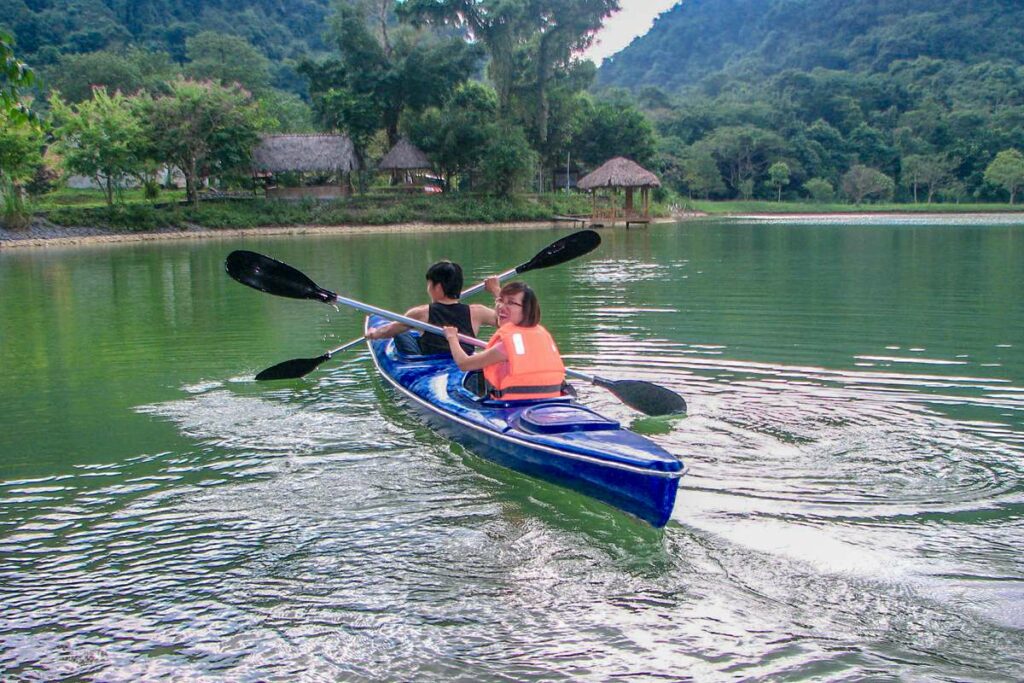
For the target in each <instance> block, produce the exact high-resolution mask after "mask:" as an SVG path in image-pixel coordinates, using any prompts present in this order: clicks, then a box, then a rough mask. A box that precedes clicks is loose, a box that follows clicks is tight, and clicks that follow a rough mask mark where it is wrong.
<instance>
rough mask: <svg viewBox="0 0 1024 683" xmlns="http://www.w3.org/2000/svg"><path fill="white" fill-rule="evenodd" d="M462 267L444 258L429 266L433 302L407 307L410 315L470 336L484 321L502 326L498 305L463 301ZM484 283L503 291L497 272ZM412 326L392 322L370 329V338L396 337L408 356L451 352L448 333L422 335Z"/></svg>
mask: <svg viewBox="0 0 1024 683" xmlns="http://www.w3.org/2000/svg"><path fill="white" fill-rule="evenodd" d="M462 281H463V279H462V267H461V266H460V265H459V264H458V263H454V262H452V261H448V260H444V261H438V262H437V263H435V264H434V265H432V266H430V268H428V269H427V296H429V297H430V303H429V304H423V305H421V306H415V307H413V308H410V309H409V310H408V311H406V313H405V315H406V317H408V318H412V319H414V320H419V321H420V322H425V323H430V324H431V325H435V326H437V327H444V326H449V327H454V328H456V329H457V330H458V331H459V332H460V333H461V334H464V335H466V336H469V337H476V336H478V331H479V330H480V326H481V325H490V326H491V327H497V326H498V318H497V315H496V314H495V312H494V309H492V308H488V307H487V306H481V305H480V304H464V303H462V302H460V301H459V297H460V296H461V295H462ZM484 287H485V288H486V289H487V291H488V292H490V293H491V294H492V295H494V296H497V295H498V293H499V292H500V291H501V281H500V280H499V279H498V277H497V276H492V277H489V278H487V280H486V281H485V282H484ZM409 329H410V328H409V326H408V325H403V324H402V323H397V322H395V323H388V324H387V325H381V326H380V327H374V328H372V329H370V330H368V331H367V333H366V338H367V339H388V338H390V337H394V338H395V347H396V348H397V349H398V351H399V353H401V354H403V355H406V356H416V355H421V354H422V355H432V354H440V353H444V354H449V353H451V351H450V350H449V348H448V342H447V341H446V340H445V338H444V337H442V336H440V335H437V334H431V333H429V332H425V333H423V334H421V335H420V336H419V337H415V336H413V335H412V334H410V333H409ZM462 348H463V349H464V350H465V351H466V353H467V354H471V353H473V351H474V348H473V347H472V346H470V345H468V344H463V345H462Z"/></svg>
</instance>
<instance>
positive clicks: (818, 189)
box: [804, 178, 835, 203]
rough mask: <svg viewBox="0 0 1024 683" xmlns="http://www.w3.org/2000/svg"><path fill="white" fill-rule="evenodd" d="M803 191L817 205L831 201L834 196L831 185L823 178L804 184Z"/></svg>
mask: <svg viewBox="0 0 1024 683" xmlns="http://www.w3.org/2000/svg"><path fill="white" fill-rule="evenodd" d="M804 190H806V191H807V194H809V195H810V196H811V199H812V200H814V201H815V202H819V203H822V202H830V201H832V197H833V196H834V194H835V190H834V189H833V188H832V183H830V182H829V181H827V180H825V179H824V178H811V179H810V180H808V181H807V182H806V183H804Z"/></svg>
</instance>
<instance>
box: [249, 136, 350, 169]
mask: <svg viewBox="0 0 1024 683" xmlns="http://www.w3.org/2000/svg"><path fill="white" fill-rule="evenodd" d="M252 167H253V169H254V170H257V171H270V172H271V173H280V172H282V171H297V172H307V171H321V172H334V173H339V172H341V173H345V172H349V171H356V170H359V168H360V167H361V164H360V162H359V155H358V154H357V153H356V149H355V146H354V145H353V144H352V140H350V139H349V137H348V136H347V135H338V134H287V135H265V136H263V137H262V139H261V140H260V142H259V144H258V145H256V147H254V148H253V150H252Z"/></svg>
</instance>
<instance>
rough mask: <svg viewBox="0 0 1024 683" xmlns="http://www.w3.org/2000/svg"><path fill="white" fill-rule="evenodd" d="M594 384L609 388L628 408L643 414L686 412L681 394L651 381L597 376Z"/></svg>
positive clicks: (678, 413) (656, 414) (676, 413)
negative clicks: (610, 378)
mask: <svg viewBox="0 0 1024 683" xmlns="http://www.w3.org/2000/svg"><path fill="white" fill-rule="evenodd" d="M594 384H597V385H598V386H600V387H604V388H605V389H607V390H609V391H610V392H612V393H613V394H615V395H616V396H618V397H619V400H621V401H622V402H623V403H625V404H626V405H628V406H629V407H630V408H633V409H634V410H639V411H640V412H641V413H643V414H645V415H651V416H659V415H681V414H683V413H685V412H686V401H684V400H683V397H682V396H680V395H679V394H677V393H676V392H674V391H670V390H669V389H666V388H665V387H662V386H658V385H657V384H652V383H651V382H644V381H642V380H638V379H621V380H609V379H601V378H598V379H597V380H596V381H595V382H594Z"/></svg>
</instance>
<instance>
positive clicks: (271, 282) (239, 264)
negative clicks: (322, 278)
mask: <svg viewBox="0 0 1024 683" xmlns="http://www.w3.org/2000/svg"><path fill="white" fill-rule="evenodd" d="M224 269H225V270H227V272H228V275H230V276H231V277H233V278H234V279H235V280H238V281H239V282H241V283H242V284H243V285H248V286H249V287H252V288H253V289H258V290H260V291H261V292H267V293H268V294H276V295H277V296H285V297H288V298H290V299H313V300H315V301H324V302H327V303H330V302H331V301H334V299H335V294H334V293H333V292H330V291H328V290H326V289H322V288H321V287H319V286H318V285H317V284H316V283H315V282H313V281H312V280H310V279H309V278H308V277H306V275H305V274H304V273H302V272H301V271H299V270H296V269H295V268H292V267H291V266H289V265H288V264H287V263H281V262H280V261H277V260H275V259H272V258H270V257H269V256H264V255H263V254H257V253H256V252H254V251H233V252H231V253H230V254H228V257H227V259H225V261H224Z"/></svg>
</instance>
